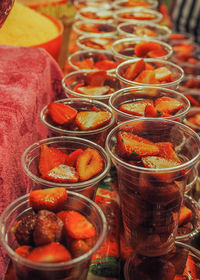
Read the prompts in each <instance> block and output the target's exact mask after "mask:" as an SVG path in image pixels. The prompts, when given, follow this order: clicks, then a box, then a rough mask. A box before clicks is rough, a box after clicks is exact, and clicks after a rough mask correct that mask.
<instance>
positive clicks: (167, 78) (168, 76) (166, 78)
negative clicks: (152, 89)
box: [155, 66, 174, 83]
mask: <svg viewBox="0 0 200 280" xmlns="http://www.w3.org/2000/svg"><path fill="white" fill-rule="evenodd" d="M155 78H156V80H158V81H159V82H164V83H171V82H173V81H174V76H173V74H172V72H171V71H170V70H169V69H168V68H167V67H164V66H163V67H159V68H157V69H156V70H155Z"/></svg>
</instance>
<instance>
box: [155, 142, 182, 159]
mask: <svg viewBox="0 0 200 280" xmlns="http://www.w3.org/2000/svg"><path fill="white" fill-rule="evenodd" d="M156 145H157V146H158V148H159V156H160V157H163V158H166V159H169V160H173V161H176V162H177V163H181V161H180V159H179V158H178V156H177V154H176V153H175V151H174V149H173V145H172V143H170V142H158V143H156Z"/></svg>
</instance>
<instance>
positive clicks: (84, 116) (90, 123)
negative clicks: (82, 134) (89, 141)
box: [75, 111, 112, 131]
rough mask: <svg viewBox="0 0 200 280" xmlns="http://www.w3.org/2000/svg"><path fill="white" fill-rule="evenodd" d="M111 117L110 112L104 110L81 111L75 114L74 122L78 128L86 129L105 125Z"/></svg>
mask: <svg viewBox="0 0 200 280" xmlns="http://www.w3.org/2000/svg"><path fill="white" fill-rule="evenodd" d="M111 117H112V115H111V113H110V112H106V111H99V112H95V111H83V112H79V113H78V114H77V116H76V119H75V122H76V124H77V126H78V127H79V128H80V130H82V131H87V130H94V129H97V128H100V127H102V126H104V125H106V124H107V123H108V122H109V121H110V120H111Z"/></svg>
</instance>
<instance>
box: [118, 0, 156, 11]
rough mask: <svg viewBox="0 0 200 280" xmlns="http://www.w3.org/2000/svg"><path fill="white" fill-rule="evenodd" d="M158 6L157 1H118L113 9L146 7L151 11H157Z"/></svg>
mask: <svg viewBox="0 0 200 280" xmlns="http://www.w3.org/2000/svg"><path fill="white" fill-rule="evenodd" d="M157 6H158V2H157V1H151V0H148V1H145V0H118V1H115V2H114V3H113V9H115V10H121V9H124V8H135V7H144V8H149V9H154V10H155V9H156V8H157Z"/></svg>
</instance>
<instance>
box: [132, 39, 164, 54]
mask: <svg viewBox="0 0 200 280" xmlns="http://www.w3.org/2000/svg"><path fill="white" fill-rule="evenodd" d="M157 50H162V46H161V45H160V44H158V43H155V42H143V43H140V44H137V45H136V46H135V54H136V56H138V57H145V56H146V54H147V53H148V52H149V51H157Z"/></svg>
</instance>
